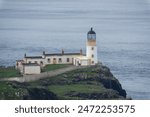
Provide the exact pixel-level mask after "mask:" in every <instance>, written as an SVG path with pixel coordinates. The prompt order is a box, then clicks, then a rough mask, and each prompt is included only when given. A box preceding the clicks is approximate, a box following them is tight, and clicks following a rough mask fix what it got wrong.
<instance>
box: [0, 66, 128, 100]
mask: <svg viewBox="0 0 150 117" xmlns="http://www.w3.org/2000/svg"><path fill="white" fill-rule="evenodd" d="M125 98H126V91H125V90H124V89H122V87H121V84H120V83H119V81H118V80H117V79H116V78H115V77H114V76H113V74H112V73H111V72H110V70H109V68H108V67H106V66H103V65H96V66H91V67H86V68H82V69H77V70H73V71H69V72H66V73H63V74H60V75H57V76H54V77H51V78H46V79H42V80H38V81H34V82H26V83H19V82H14V81H13V82H8V81H1V82H0V99H6V100H7V99H19V100H28V99H31V100H32V99H39V100H42V99H43V100H52V99H60V100H64V99H97V100H100V99H125Z"/></svg>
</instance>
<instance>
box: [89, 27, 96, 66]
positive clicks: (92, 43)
mask: <svg viewBox="0 0 150 117" xmlns="http://www.w3.org/2000/svg"><path fill="white" fill-rule="evenodd" d="M86 56H87V57H88V58H90V60H91V61H90V65H95V64H97V63H98V59H97V47H96V33H95V32H94V31H93V28H91V30H90V31H89V32H88V33H87V44H86Z"/></svg>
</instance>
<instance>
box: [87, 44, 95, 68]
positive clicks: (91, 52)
mask: <svg viewBox="0 0 150 117" xmlns="http://www.w3.org/2000/svg"><path fill="white" fill-rule="evenodd" d="M92 47H93V48H94V49H93V50H92ZM86 49H87V50H86V56H87V57H89V58H91V65H95V64H97V63H98V58H97V47H96V46H87V47H86ZM92 55H94V57H93V58H92ZM92 61H94V64H92Z"/></svg>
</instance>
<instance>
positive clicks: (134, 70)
mask: <svg viewBox="0 0 150 117" xmlns="http://www.w3.org/2000/svg"><path fill="white" fill-rule="evenodd" d="M91 26H92V27H93V28H94V30H95V31H96V33H97V46H98V58H99V61H102V62H103V64H105V65H107V66H108V67H109V68H110V69H111V71H112V72H113V74H114V75H115V76H116V77H117V78H118V79H119V81H120V82H121V84H122V86H123V88H124V89H126V91H127V93H128V96H131V97H132V98H133V99H150V1H149V0H0V65H1V66H2V65H5V66H9V65H14V64H15V60H16V59H21V58H23V55H24V53H27V55H40V54H41V53H42V51H43V50H45V51H46V52H48V53H51V52H59V51H61V49H62V48H64V50H65V51H68V52H76V51H79V50H80V48H82V49H83V50H84V52H85V49H86V47H85V46H86V45H85V44H86V43H85V42H86V33H87V31H88V30H89V29H90V27H91Z"/></svg>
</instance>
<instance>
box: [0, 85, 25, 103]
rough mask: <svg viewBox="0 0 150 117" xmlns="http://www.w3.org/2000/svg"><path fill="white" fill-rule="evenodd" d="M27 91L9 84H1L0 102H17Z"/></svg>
mask: <svg viewBox="0 0 150 117" xmlns="http://www.w3.org/2000/svg"><path fill="white" fill-rule="evenodd" d="M24 92H25V89H22V88H14V87H13V86H12V85H11V84H8V83H7V82H0V100H6V99H7V100H12V99H13V100H16V99H20V97H21V96H22V95H23V94H24Z"/></svg>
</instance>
